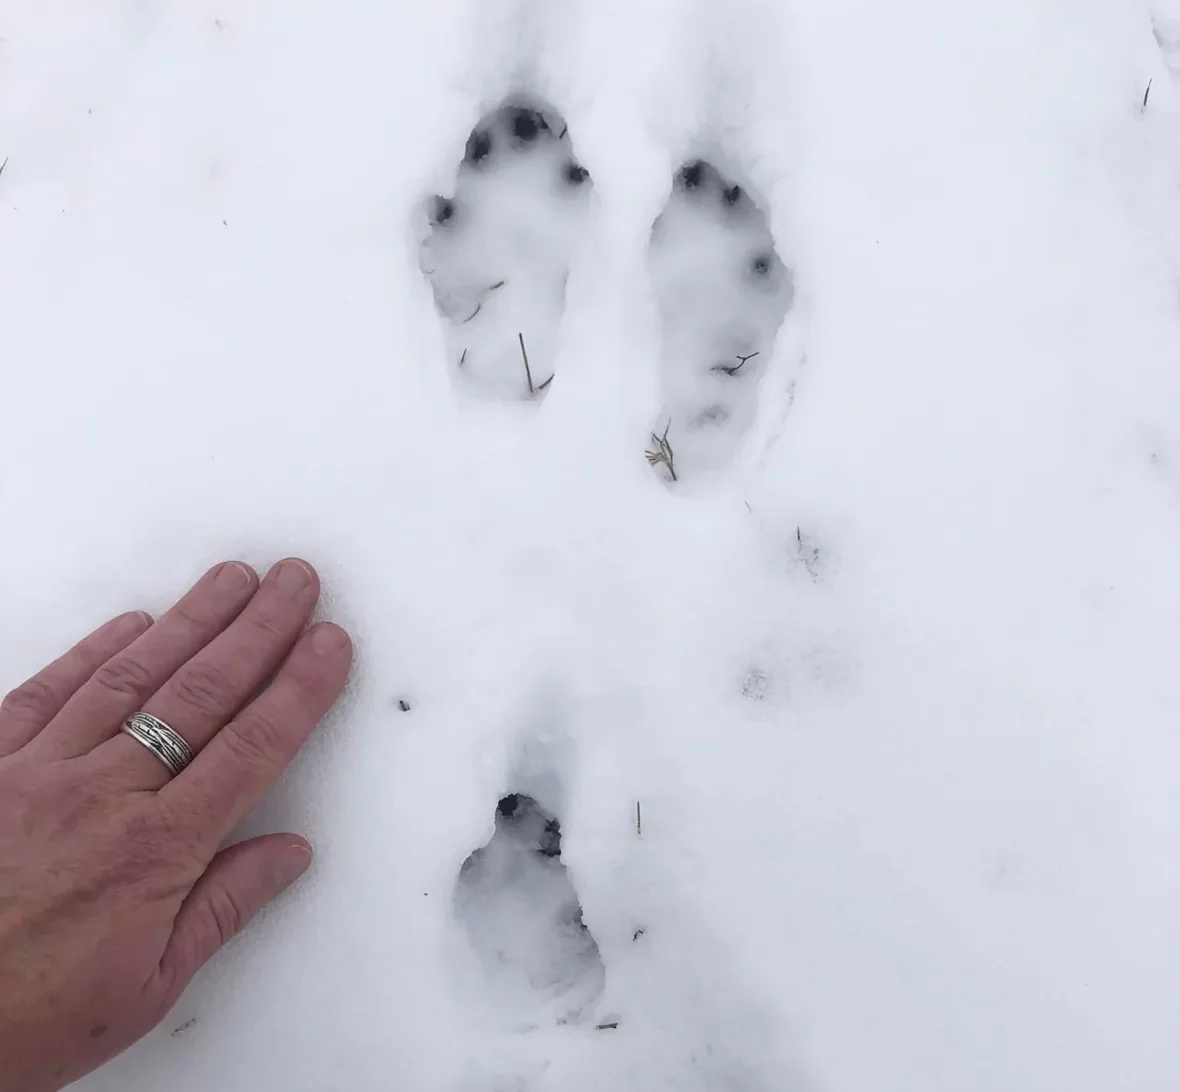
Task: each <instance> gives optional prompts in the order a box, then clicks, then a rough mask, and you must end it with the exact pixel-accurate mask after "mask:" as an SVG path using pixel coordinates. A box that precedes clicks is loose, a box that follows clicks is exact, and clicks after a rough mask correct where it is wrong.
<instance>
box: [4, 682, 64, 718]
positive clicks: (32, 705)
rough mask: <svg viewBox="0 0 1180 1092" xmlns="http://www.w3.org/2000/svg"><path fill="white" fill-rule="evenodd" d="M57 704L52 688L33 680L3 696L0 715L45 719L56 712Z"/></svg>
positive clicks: (55, 694)
mask: <svg viewBox="0 0 1180 1092" xmlns="http://www.w3.org/2000/svg"><path fill="white" fill-rule="evenodd" d="M58 704H59V698H58V695H57V693H56V691H55V690H54V689H53V687H51V686H50V685H49V684H48V683H47V682H45V681H44V680H43V679H39V678H33V679H29V680H28V681H27V682H23V683H21V685H20V686H18V687H17V688H16V689H15V690H13V691H11V692H10V693H8V694H6V695H5V696H4V700H3V701H2V702H0V713H3V714H6V715H8V716H14V717H20V718H21V719H25V718H30V719H39V718H40V719H47V718H49V717H51V716H53V714H54V713H55V712H56V711H57V707H58Z"/></svg>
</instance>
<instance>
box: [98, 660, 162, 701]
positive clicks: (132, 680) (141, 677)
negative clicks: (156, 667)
mask: <svg viewBox="0 0 1180 1092" xmlns="http://www.w3.org/2000/svg"><path fill="white" fill-rule="evenodd" d="M94 682H95V684H96V685H97V686H98V687H100V688H101V689H103V690H106V691H108V692H109V693H111V694H114V695H115V696H117V697H120V698H127V699H129V700H134V701H140V700H141V699H143V698H145V697H146V696H147V695H148V694H150V693H151V692H152V690H153V689H154V685H153V684H154V682H155V680H154V679H153V678H152V673H151V671H150V670H149V669H148V668H146V667H145V666H144V665H143V664H142V663H140V662H139V661H138V660H133V659H131V657H129V656H120V657H117V658H116V659H114V660H109V661H107V662H106V663H105V664H103V665H102V667H100V668H99V669H98V670H97V671H96V672H95V673H94Z"/></svg>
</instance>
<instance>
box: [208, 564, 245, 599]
mask: <svg viewBox="0 0 1180 1092" xmlns="http://www.w3.org/2000/svg"><path fill="white" fill-rule="evenodd" d="M251 576H252V574H251V572H250V570H249V569H247V568H246V566H245V565H243V564H242V563H241V562H240V561H227V562H226V563H225V564H224V565H222V566H221V568H220V569H218V570H217V575H216V576H215V577H214V578H213V587H214V588H216V589H217V590H218V591H219V592H221V593H222V594H223V595H233V594H235V593H237V592H240V591H242V590H243V589H244V588H245V587H246V585H247V584H249V583H250V578H251Z"/></svg>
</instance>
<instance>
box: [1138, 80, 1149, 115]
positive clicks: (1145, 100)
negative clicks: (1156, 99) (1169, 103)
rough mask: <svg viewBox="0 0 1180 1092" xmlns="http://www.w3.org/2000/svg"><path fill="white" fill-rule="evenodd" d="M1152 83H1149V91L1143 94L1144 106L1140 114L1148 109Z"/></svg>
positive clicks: (1141, 107) (1140, 108)
mask: <svg viewBox="0 0 1180 1092" xmlns="http://www.w3.org/2000/svg"><path fill="white" fill-rule="evenodd" d="M1151 83H1152V81H1151V80H1148V81H1147V90H1146V91H1144V92H1143V105H1142V106H1140V107H1139V112H1140V113H1142V112H1143V111H1144V110H1146V109H1147V100H1148V98H1149V97H1150V95H1151Z"/></svg>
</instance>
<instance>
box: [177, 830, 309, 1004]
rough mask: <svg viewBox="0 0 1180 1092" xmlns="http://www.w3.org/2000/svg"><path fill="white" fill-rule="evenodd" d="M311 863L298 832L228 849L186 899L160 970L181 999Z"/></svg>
mask: <svg viewBox="0 0 1180 1092" xmlns="http://www.w3.org/2000/svg"><path fill="white" fill-rule="evenodd" d="M310 864H311V847H310V846H309V845H308V844H307V842H305V841H304V840H303V839H302V838H300V837H298V836H297V835H294V834H267V835H265V836H264V837H262V838H251V839H250V840H249V841H247V842H239V843H238V844H237V845H236V846H230V848H229V849H223V850H222V851H221V852H220V853H218V854H217V856H215V857H214V858H213V860H212V861H210V862H209V867H208V868H207V869H206V870H205V874H204V875H203V876H202V877H201V878H200V879H199V880H198V881H197V883H196V886H195V887H194V888H193V889H192V891H190V892H189V895H188V898H186V899H185V900H184V903H183V905H182V906H181V908H180V913H179V914H177V916H176V922H175V924H174V925H173V927H172V936H171V938H170V939H169V941H168V945H167V947H166V948H165V949H164V956H163V958H162V959H161V960H160V971H161V974H162V976H163V978H164V980H165V981H166V982H169V983H171V985H172V989H171V991H170V992H172V993H173V995H174V996H175V995H176V994H179V992H180V991H181V990H182V989H184V987H185V986H186V985H188V981H189V979H190V978H192V976H193V975H194V974H196V972H197V971H198V970H200V969H201V967H202V966H204V964H205V963H207V962H208V961H209V959H210V958H211V957H212V956H213V954H214V953H215V952H216V951H217V950H218V949H219V948H221V947H222V946H223V945H225V944H228V943H229V941H230V940H231V939H232V938H233V937H235V936H236V935H237V934H238V933H240V932H241V931H242V930H243V929H244V928H245V927H246V925H247V924H248V923H249V921H250V919H251V918H253V917H254V915H255V914H257V913H258V911H259V910H261V909H262V908H263V907H264V906H265V905H266V904H267V903H268V902H270V901H271V900H272V899H274V898H275V897H276V896H277V895H278V894H279V893H280V892H281V891H282V890H283V889H284V888H286V887H289V886H290V885H291V884H292V883H294V882H295V881H296V880H297V879H299V877H300V876H302V875H303V873H304V872H306V871H307V867H308V865H310Z"/></svg>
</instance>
